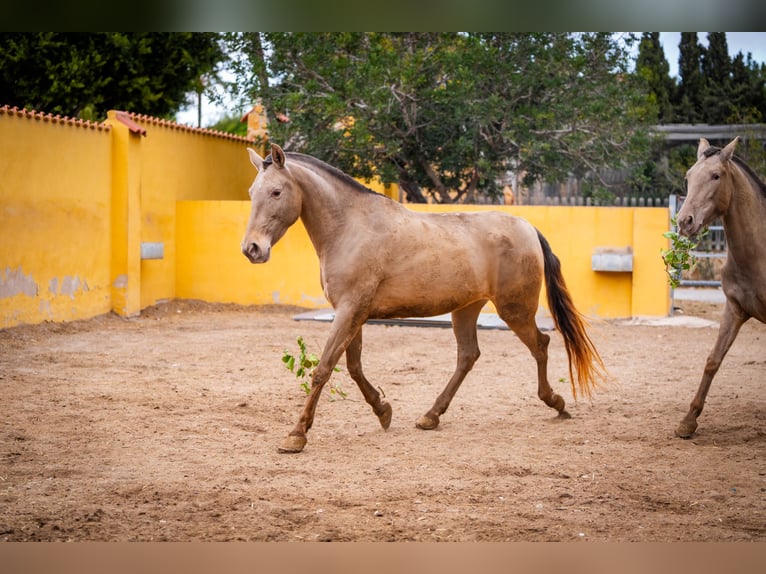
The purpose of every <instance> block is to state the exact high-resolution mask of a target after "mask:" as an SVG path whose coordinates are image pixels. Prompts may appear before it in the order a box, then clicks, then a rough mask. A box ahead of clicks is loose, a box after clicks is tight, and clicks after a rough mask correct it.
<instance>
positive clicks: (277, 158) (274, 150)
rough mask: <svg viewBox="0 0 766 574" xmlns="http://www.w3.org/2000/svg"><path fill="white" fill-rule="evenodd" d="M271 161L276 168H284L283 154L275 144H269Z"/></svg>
mask: <svg viewBox="0 0 766 574" xmlns="http://www.w3.org/2000/svg"><path fill="white" fill-rule="evenodd" d="M271 159H272V160H274V165H275V166H277V167H278V168H280V169H282V168H283V167H285V152H284V151H282V148H281V147H279V146H278V145H277V144H271Z"/></svg>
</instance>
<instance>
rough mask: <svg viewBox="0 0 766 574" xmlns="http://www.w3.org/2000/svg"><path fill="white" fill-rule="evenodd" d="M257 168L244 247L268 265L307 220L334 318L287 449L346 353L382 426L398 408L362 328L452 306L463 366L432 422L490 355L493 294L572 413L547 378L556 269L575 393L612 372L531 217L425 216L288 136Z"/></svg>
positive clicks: (427, 420)
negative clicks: (483, 320)
mask: <svg viewBox="0 0 766 574" xmlns="http://www.w3.org/2000/svg"><path fill="white" fill-rule="evenodd" d="M248 153H249V154H250V161H251V162H252V164H253V165H254V166H255V167H256V169H257V170H258V175H257V177H256V178H255V181H254V182H253V184H252V186H251V187H250V198H251V200H252V211H251V214H250V221H249V223H248V226H247V231H246V232H245V236H244V239H243V241H242V252H243V253H244V254H245V255H246V256H247V258H248V259H249V260H250V261H251V262H252V263H265V262H266V261H268V259H269V255H270V252H271V247H272V246H273V245H274V244H275V243H276V242H277V241H278V240H279V239H280V238H281V237H282V235H284V233H285V231H286V230H287V228H288V227H290V226H291V225H292V224H293V223H295V222H296V221H297V220H298V218H300V219H301V220H302V221H303V224H304V226H305V228H306V231H307V232H308V235H309V237H310V239H311V242H312V243H313V245H314V248H315V249H316V252H317V255H318V256H319V265H320V280H321V284H322V288H323V290H324V294H325V296H326V297H327V300H328V301H329V302H330V303H331V304H332V306H333V308H334V309H335V319H334V320H333V323H332V326H331V328H330V335H329V337H328V339H327V342H326V343H325V346H324V349H323V351H322V355H321V357H320V361H319V365H318V366H317V368H316V369H315V371H314V373H313V377H312V385H311V392H310V393H309V396H308V398H307V400H306V404H305V407H304V409H303V412H302V413H301V416H300V418H299V420H298V423H297V424H296V426H295V428H294V429H293V430H292V431H291V432H290V433H289V435H288V436H287V438H286V439H285V441H284V443H283V444H282V446H281V447H280V449H279V450H280V452H300V451H301V450H303V447H304V446H305V444H306V432H307V431H308V430H309V428H311V425H312V423H313V421H314V413H315V411H316V406H317V401H318V400H319V395H320V393H321V392H322V387H323V386H324V384H325V383H326V382H327V380H328V379H329V378H330V375H331V374H332V371H333V368H334V367H335V365H336V363H337V362H338V360H339V359H340V357H341V355H342V354H343V353H344V352H345V353H346V366H347V368H348V373H349V375H350V376H351V378H352V379H353V380H354V381H355V382H356V384H357V385H358V386H359V389H360V390H361V392H362V394H363V395H364V398H365V400H366V401H367V403H368V404H369V405H370V406H371V407H372V410H373V412H374V413H375V414H376V415H377V416H378V419H379V421H380V424H381V426H382V427H383V428H384V429H386V428H388V426H389V424H390V423H391V406H390V405H389V404H388V403H387V402H386V401H384V400H383V399H382V398H381V396H380V394H379V393H378V391H377V390H375V388H374V387H373V386H372V385H371V384H370V383H369V381H368V380H367V379H366V378H365V376H364V373H363V372H362V363H361V355H362V326H363V325H364V323H365V322H366V321H367V320H368V319H372V318H378V319H382V318H394V317H427V316H432V315H440V314H442V313H447V312H451V313H452V326H453V331H454V334H455V338H456V339H457V368H456V370H455V372H454V374H453V375H452V378H451V379H450V380H449V382H448V383H447V386H446V387H445V389H444V390H443V391H442V393H441V394H440V395H439V397H438V398H437V399H436V402H435V403H434V405H433V406H432V407H431V408H430V409H429V410H428V412H426V414H425V415H423V416H422V417H421V418H420V420H418V422H417V426H418V427H419V428H421V429H433V428H436V426H437V425H438V424H439V417H440V415H442V414H443V413H444V412H445V411H446V410H447V407H448V406H449V404H450V401H451V400H452V397H453V396H454V395H455V392H456V391H457V389H458V387H459V386H460V383H461V382H462V381H463V379H464V378H465V376H466V374H467V373H468V371H470V370H471V368H472V367H473V365H474V363H475V362H476V360H477V359H478V358H479V346H478V342H477V334H476V321H477V319H478V317H479V312H480V311H481V309H482V307H483V306H484V304H485V303H486V302H487V301H492V302H493V303H494V305H495V307H496V308H497V312H498V314H499V316H500V317H501V318H502V319H503V320H504V321H505V322H506V323H507V324H508V326H509V327H510V328H511V329H512V330H513V331H514V332H515V333H516V334H517V335H518V337H519V338H520V339H521V341H522V342H523V343H524V344H525V345H526V346H527V347H528V348H529V350H530V351H531V353H532V356H533V357H534V358H535V360H536V361H537V376H538V391H537V392H538V396H539V397H540V399H542V400H543V401H544V402H545V404H546V405H548V406H549V407H551V408H554V409H556V410H557V411H558V412H559V416H561V417H569V414H568V413H567V412H566V410H565V409H564V406H565V403H564V399H563V398H562V397H561V396H560V395H558V394H556V393H554V392H553V389H552V388H551V386H550V384H549V383H548V378H547V363H548V351H547V349H548V341H549V339H550V337H549V336H548V335H546V334H544V333H542V332H540V330H539V329H538V328H537V324H536V322H535V313H536V311H537V307H538V302H539V296H540V289H541V285H542V281H543V278H545V281H546V286H547V294H548V302H549V307H550V310H551V313H552V315H553V318H554V323H555V325H556V326H557V328H558V330H559V331H560V332H561V334H562V336H563V338H564V344H565V346H566V350H567V353H568V355H569V374H570V379H571V384H572V392H573V394H574V396H575V398H576V397H577V388H576V387H575V378H574V376H573V369H572V364H574V366H575V370H576V372H577V381H578V385H579V390H580V391H581V392H583V393H584V394H590V391H591V388H592V387H593V386H594V385H595V382H596V380H597V379H598V378H600V377H603V376H604V371H603V363H602V361H601V358H600V357H599V355H598V352H597V351H596V349H595V348H594V346H593V344H592V342H591V340H590V338H589V337H588V335H587V333H586V332H585V328H584V325H583V321H582V318H581V316H580V314H579V313H578V312H577V310H576V309H575V307H574V305H573V304H572V300H571V297H570V295H569V292H568V291H567V289H566V286H565V284H564V279H563V277H562V275H561V271H560V268H559V261H558V258H557V257H556V256H555V255H554V254H553V253H552V251H551V249H550V246H549V245H548V242H547V241H546V240H545V238H544V237H543V236H542V235H541V234H540V233H539V232H538V231H537V230H536V229H535V228H534V227H532V226H531V225H530V224H529V223H528V222H527V221H525V220H523V219H520V218H518V217H513V216H510V215H507V214H503V213H499V212H489V213H470V214H469V213H455V214H444V215H436V214H421V213H416V212H413V211H411V210H409V209H406V208H405V207H403V206H402V205H400V204H399V203H397V202H395V201H393V200H391V199H389V198H387V197H385V196H383V195H380V194H377V193H375V192H373V191H371V190H369V189H367V188H365V187H364V186H362V185H361V184H359V183H358V182H356V181H355V180H354V179H352V178H351V177H349V176H348V175H346V174H344V173H343V172H341V171H339V170H338V169H336V168H334V167H332V166H329V165H327V164H326V163H324V162H322V161H320V160H318V159H316V158H313V157H311V156H307V155H303V154H298V153H287V154H286V153H285V152H284V151H282V149H281V148H280V147H279V146H277V145H272V146H271V154H270V155H269V156H268V157H266V158H265V159H263V158H261V157H260V156H259V155H258V154H257V153H256V152H254V151H253V150H251V149H248Z"/></svg>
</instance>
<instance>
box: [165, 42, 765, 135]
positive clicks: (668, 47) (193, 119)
mask: <svg viewBox="0 0 766 574" xmlns="http://www.w3.org/2000/svg"><path fill="white" fill-rule="evenodd" d="M697 37H698V39H699V42H700V44H702V45H703V46H707V32H697ZM680 41H681V32H660V44H662V48H663V50H664V52H665V59H667V61H668V64H669V65H670V76H671V77H676V78H677V77H678V55H679V53H678V44H679V42H680ZM726 44H727V45H728V46H729V55H730V56H732V57H733V56H735V55H736V54H737V53H738V52H742V55H743V56H745V58H747V53H748V52H750V53H751V54H752V55H753V59H754V60H755V61H756V62H766V32H726ZM636 49H638V48H636ZM243 113H244V112H243ZM235 114H236V115H239V114H240V110H239V109H235V107H234V105H233V103H231V102H229V105H228V106H226V105H224V106H216V105H213V104H212V103H210V102H209V101H203V103H202V125H203V127H204V126H209V125H211V124H214V123H215V122H216V121H218V120H219V119H221V118H222V117H224V116H226V115H235ZM176 121H177V122H178V123H180V124H185V125H191V126H196V125H197V108H196V106H191V107H189V108H187V109H184V110H182V111H181V112H179V113H178V114H177V115H176Z"/></svg>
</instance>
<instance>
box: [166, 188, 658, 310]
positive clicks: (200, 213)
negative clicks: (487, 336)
mask: <svg viewBox="0 0 766 574" xmlns="http://www.w3.org/2000/svg"><path fill="white" fill-rule="evenodd" d="M407 207H408V208H410V209H413V210H416V211H429V212H437V213H438V212H446V211H459V210H465V211H479V210H487V209H497V210H500V211H505V212H509V213H512V214H514V215H518V216H521V217H524V218H525V219H527V220H528V221H529V222H530V223H532V224H533V225H535V226H536V227H537V228H538V229H540V231H542V233H543V234H544V235H545V236H546V238H547V239H548V241H549V243H550V244H551V247H552V248H553V250H554V252H555V253H556V254H557V255H558V256H559V258H560V259H561V261H562V271H563V273H564V277H565V279H566V281H567V284H568V286H569V289H570V291H571V292H572V297H573V299H574V301H575V304H576V305H577V307H578V309H579V310H580V311H581V312H583V313H584V314H586V315H589V316H593V317H603V318H614V317H632V316H643V315H646V316H664V315H667V314H668V313H669V311H670V307H669V306H670V293H669V288H668V285H667V282H666V280H665V272H664V268H663V265H662V260H661V258H660V255H659V253H660V249H661V248H663V247H666V242H667V240H666V239H664V238H663V237H662V233H663V231H664V230H666V229H667V225H668V221H667V218H668V215H667V209H664V208H632V207H624V208H623V207H558V206H539V207H537V206H515V207H514V206H509V207H505V206H497V207H486V206H445V205H427V206H425V205H408V206H407ZM249 212H250V204H249V202H228V203H224V202H209V201H208V202H200V201H188V202H179V203H178V207H177V241H178V252H177V271H176V277H177V279H178V286H177V295H178V297H179V298H189V299H201V300H204V301H214V302H222V303H240V304H268V303H283V304H290V305H300V306H304V307H311V308H320V307H326V306H328V304H327V301H326V300H325V298H324V296H323V294H322V290H321V286H320V283H319V262H318V260H317V257H316V254H315V253H314V250H313V247H312V245H311V242H310V241H309V238H308V235H307V233H306V231H305V229H304V228H303V225H302V224H301V222H300V221H298V223H296V224H295V225H294V226H293V227H291V228H290V229H289V230H288V232H287V233H286V234H285V236H284V237H283V238H282V239H281V240H280V242H279V243H277V245H275V246H274V247H273V249H272V255H271V259H270V260H269V262H268V263H265V264H261V265H252V264H250V263H249V262H248V261H247V259H246V258H245V257H244V256H243V255H242V254H241V252H240V241H241V239H242V235H243V233H244V230H245V226H246V225H247V220H248V217H249ZM604 247H607V248H625V247H631V248H632V249H633V252H634V255H633V269H634V270H633V272H632V273H630V272H617V273H616V272H597V271H593V270H592V269H591V256H592V254H593V252H594V250H595V249H597V248H604ZM541 306H542V307H544V308H547V304H546V303H545V298H544V291H543V296H541ZM489 310H491V309H489Z"/></svg>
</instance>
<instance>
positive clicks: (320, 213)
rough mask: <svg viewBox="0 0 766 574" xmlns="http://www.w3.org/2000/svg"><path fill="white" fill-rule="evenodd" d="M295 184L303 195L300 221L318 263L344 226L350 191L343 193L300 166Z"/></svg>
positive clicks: (334, 184) (331, 183) (332, 183)
mask: <svg viewBox="0 0 766 574" xmlns="http://www.w3.org/2000/svg"><path fill="white" fill-rule="evenodd" d="M299 183H300V185H301V189H302V193H303V198H302V205H303V207H302V209H301V216H300V217H301V221H302V222H303V226H304V227H305V228H306V232H307V233H308V235H309V239H311V243H312V244H313V245H314V249H316V252H317V255H318V256H319V257H320V259H321V258H322V257H323V256H324V254H325V253H326V252H327V251H328V250H329V249H330V247H331V246H332V245H333V244H334V242H335V240H336V239H337V238H338V237H339V236H340V234H341V231H342V229H343V227H344V226H345V225H346V219H347V217H348V213H347V210H348V208H349V207H350V203H351V201H350V199H349V198H350V197H351V198H353V195H352V193H353V190H351V191H350V192H349V191H346V190H344V189H343V183H342V182H338V183H336V182H333V181H328V180H327V179H326V178H325V177H323V176H322V175H320V174H319V173H317V172H316V171H315V170H314V169H312V168H309V167H307V166H301V173H300V176H299Z"/></svg>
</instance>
